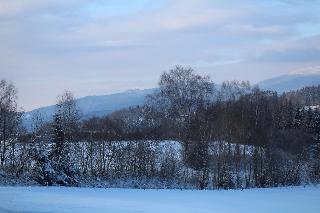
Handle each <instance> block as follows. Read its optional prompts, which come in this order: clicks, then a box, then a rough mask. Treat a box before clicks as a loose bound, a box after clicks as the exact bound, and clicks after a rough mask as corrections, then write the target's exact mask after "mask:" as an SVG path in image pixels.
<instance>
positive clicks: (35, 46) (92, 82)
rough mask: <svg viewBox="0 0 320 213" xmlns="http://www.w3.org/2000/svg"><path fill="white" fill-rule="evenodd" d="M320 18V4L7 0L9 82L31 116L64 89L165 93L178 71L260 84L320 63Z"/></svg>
mask: <svg viewBox="0 0 320 213" xmlns="http://www.w3.org/2000/svg"><path fill="white" fill-rule="evenodd" d="M319 11H320V1H318V0H309V1H303V0H224V1H222V0H221V1H217V0H105V1H103V0H68V1H65V0H28V1H22V0H10V1H8V0H0V46H1V48H0V57H1V60H0V78H5V79H8V80H12V81H13V82H14V83H15V84H16V86H17V87H18V89H19V102H20V105H21V106H22V107H23V108H24V109H26V110H30V109H32V108H35V107H38V106H43V105H49V104H53V103H54V102H55V99H56V96H57V95H58V94H60V93H61V92H62V91H63V90H64V89H69V90H71V91H74V93H75V94H76V96H78V97H81V96H85V95H102V94H110V93H114V92H119V91H124V90H127V89H134V88H150V87H155V86H156V85H157V81H158V79H159V75H160V74H161V73H162V72H163V71H165V70H168V69H169V68H171V67H172V66H174V65H176V64H182V65H190V66H192V67H194V68H195V69H196V70H197V71H198V72H199V73H203V74H209V75H210V76H211V77H212V79H213V80H214V81H215V82H217V83H219V82H221V81H223V80H233V79H239V80H242V79H243V80H250V81H252V82H253V83H255V82H258V81H260V80H263V79H266V78H269V77H273V76H276V75H281V74H285V73H288V72H290V71H293V70H296V69H303V68H305V67H314V66H319V65H320V24H319V23H320V12H319Z"/></svg>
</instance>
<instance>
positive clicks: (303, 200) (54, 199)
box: [0, 186, 320, 213]
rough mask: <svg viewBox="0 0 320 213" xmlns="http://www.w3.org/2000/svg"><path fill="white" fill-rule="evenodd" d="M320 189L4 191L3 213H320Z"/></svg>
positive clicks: (0, 205)
mask: <svg viewBox="0 0 320 213" xmlns="http://www.w3.org/2000/svg"><path fill="white" fill-rule="evenodd" d="M319 203H320V187H319V186H317V187H315V186H308V187H287V188H272V189H248V190H243V191H241V190H226V191H225V190H216V191H196V190H194V191H192V190H138V189H98V188H95V189H93V188H65V187H34V186H33V187H0V212H4V213H12V212H35V213H37V212H77V213H82V212H91V213H95V212H108V213H124V212H125V213H130V212H140V213H144V212H148V213H153V212H157V213H158V212H159V213H160V212H161V213H163V212H164V213H170V212H173V213H180V212H181V213H191V212H194V213H202V212H203V213H209V212H210V213H215V212H216V213H242V212H243V213H248V212H259V213H277V212H281V213H285V212H290V213H296V212H299V213H300V212H303V213H319V212H320V205H319Z"/></svg>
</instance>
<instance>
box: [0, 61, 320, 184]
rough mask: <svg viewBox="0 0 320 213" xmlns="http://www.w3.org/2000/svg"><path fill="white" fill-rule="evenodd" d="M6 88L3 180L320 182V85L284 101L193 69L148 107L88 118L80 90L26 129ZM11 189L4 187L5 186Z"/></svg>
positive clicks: (13, 92) (0, 89)
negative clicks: (77, 95)
mask: <svg viewBox="0 0 320 213" xmlns="http://www.w3.org/2000/svg"><path fill="white" fill-rule="evenodd" d="M22 116H23V112H21V111H20V110H19V107H18V99H17V88H16V87H15V86H14V85H13V84H12V83H10V82H8V81H6V80H1V82H0V180H1V179H3V180H8V182H9V183H11V182H10V181H13V180H16V181H17V182H18V183H25V184H40V185H44V186H47V185H63V186H94V187H130V188H179V189H201V190H202V189H236V188H240V189H243V188H253V187H278V186H290V185H306V184H319V183H320V85H319V86H312V87H306V88H303V89H300V90H297V91H291V92H285V93H283V94H277V93H276V92H274V91H263V90H260V89H259V88H258V87H256V86H251V85H250V83H249V82H246V81H226V82H223V83H222V84H220V85H216V84H214V83H213V80H212V79H211V78H210V77H209V76H203V75H199V74H197V73H196V72H195V71H194V70H193V69H192V68H190V67H184V66H176V67H174V68H173V69H171V70H169V71H167V72H164V73H163V74H162V75H161V76H160V80H159V83H158V89H157V90H156V91H155V92H154V94H152V95H149V96H148V97H147V98H146V100H145V103H144V104H143V105H141V106H137V107H131V108H128V109H122V110H118V111H116V112H113V113H111V114H109V115H107V116H105V117H92V118H90V119H84V118H83V117H84V116H83V114H82V112H81V111H80V110H79V109H78V107H77V103H76V98H75V97H74V95H73V94H72V93H71V92H70V91H65V92H64V93H63V94H61V95H60V96H58V98H57V103H56V107H55V113H54V115H53V118H52V121H51V122H44V120H43V118H42V115H41V114H38V115H37V116H35V117H34V118H33V122H32V128H31V130H26V128H25V127H24V126H23V125H22V122H21V121H22ZM0 182H1V181H0Z"/></svg>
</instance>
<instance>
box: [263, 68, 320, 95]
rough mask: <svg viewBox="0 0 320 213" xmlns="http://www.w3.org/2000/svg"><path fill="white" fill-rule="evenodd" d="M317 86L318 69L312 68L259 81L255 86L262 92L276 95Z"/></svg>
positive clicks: (319, 78) (319, 72)
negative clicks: (266, 91) (272, 92)
mask: <svg viewBox="0 0 320 213" xmlns="http://www.w3.org/2000/svg"><path fill="white" fill-rule="evenodd" d="M319 84H320V67H312V68H307V69H301V70H297V71H294V72H291V73H289V74H287V75H282V76H278V77H275V78H271V79H267V80H264V81H261V82H260V83H258V84H257V85H258V86H259V87H260V88H261V89H263V90H275V91H277V92H278V93H283V92H289V91H293V90H298V89H301V88H303V87H306V86H316V85H319Z"/></svg>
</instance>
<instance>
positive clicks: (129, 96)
mask: <svg viewBox="0 0 320 213" xmlns="http://www.w3.org/2000/svg"><path fill="white" fill-rule="evenodd" d="M155 90H156V89H145V90H139V89H137V90H129V91H126V92H122V93H116V94H111V95H103V96H86V97H83V98H79V99H77V105H78V107H79V109H80V110H81V111H82V113H83V117H84V118H88V117H92V116H98V117H100V116H104V115H107V114H109V113H111V112H114V111H116V110H119V109H122V108H127V107H131V106H137V105H140V104H142V103H143V102H144V100H145V97H146V96H147V95H149V94H151V93H153V92H154V91H155ZM54 107H55V106H54V105H52V106H47V107H41V108H38V109H35V110H32V111H30V112H27V113H25V115H24V118H23V122H24V125H25V126H26V127H27V128H29V127H30V125H31V123H32V120H33V117H34V116H35V115H36V114H40V115H41V116H42V118H43V119H44V121H50V120H51V119H52V115H53V113H54Z"/></svg>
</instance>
